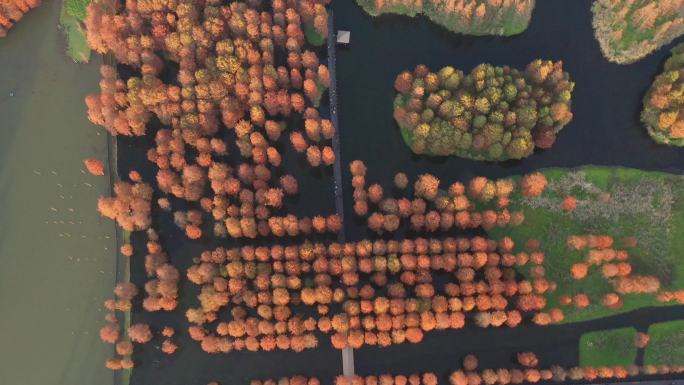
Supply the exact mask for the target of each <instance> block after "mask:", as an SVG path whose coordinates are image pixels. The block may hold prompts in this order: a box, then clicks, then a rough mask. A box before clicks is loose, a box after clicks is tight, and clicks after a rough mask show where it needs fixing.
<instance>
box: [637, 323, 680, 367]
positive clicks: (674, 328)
mask: <svg viewBox="0 0 684 385" xmlns="http://www.w3.org/2000/svg"><path fill="white" fill-rule="evenodd" d="M648 334H649V336H651V340H650V341H649V343H648V345H646V350H645V352H644V364H645V365H681V364H682V362H684V320H683V321H670V322H662V323H657V324H653V325H651V327H649V328H648Z"/></svg>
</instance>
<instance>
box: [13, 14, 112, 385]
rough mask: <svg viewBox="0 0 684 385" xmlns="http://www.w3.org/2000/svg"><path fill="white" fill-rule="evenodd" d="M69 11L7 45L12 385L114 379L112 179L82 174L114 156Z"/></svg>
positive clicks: (21, 30)
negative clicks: (93, 117) (73, 54)
mask: <svg viewBox="0 0 684 385" xmlns="http://www.w3.org/2000/svg"><path fill="white" fill-rule="evenodd" d="M60 4H61V2H60V1H45V2H43V5H42V6H41V7H39V8H37V9H34V10H32V11H30V12H29V13H28V14H27V15H26V16H25V17H24V19H23V20H21V21H20V22H19V23H18V24H17V25H16V26H15V27H14V28H13V29H12V30H11V31H10V32H9V34H8V36H7V37H6V38H3V39H0V68H2V71H1V72H0V117H2V118H1V119H0V181H1V184H0V186H1V189H0V212H1V213H2V214H1V216H2V224H0V261H1V262H2V269H0V308H2V309H3V310H2V317H0V341H1V342H0V357H1V359H2V369H1V370H0V384H3V385H4V384H7V385H75V384H97V385H100V384H101V385H107V384H112V383H113V380H114V377H113V376H112V372H111V371H110V370H108V369H106V368H105V367H104V360H105V359H106V358H107V357H109V356H110V355H111V354H112V353H113V348H112V346H111V345H105V344H103V343H102V342H101V341H100V338H99V334H98V333H99V329H100V327H101V326H102V323H103V317H104V315H105V313H104V310H103V308H102V302H103V301H104V300H105V299H106V298H108V297H110V296H112V288H113V285H114V280H115V278H114V274H115V257H116V252H115V248H116V245H115V241H114V224H113V223H112V221H110V220H108V219H101V218H100V216H99V214H98V213H97V211H96V201H97V198H98V197H99V196H100V195H107V194H109V190H110V186H109V178H107V177H93V176H90V175H86V174H85V172H84V171H83V170H84V166H83V159H85V158H89V157H94V158H98V159H102V160H106V157H107V152H106V136H105V134H104V130H102V129H101V128H96V127H95V126H93V125H92V124H90V123H89V122H88V120H87V116H86V109H85V104H84V103H83V98H84V97H85V95H86V94H87V93H90V92H93V91H95V90H97V88H98V85H97V83H98V79H99V74H98V66H99V63H92V64H90V65H76V64H74V63H73V62H71V60H70V59H69V58H68V57H67V56H66V55H65V54H64V39H63V37H62V35H61V33H60V32H59V31H58V29H57V25H58V23H59V21H58V19H59V7H60ZM10 93H13V94H14V96H10Z"/></svg>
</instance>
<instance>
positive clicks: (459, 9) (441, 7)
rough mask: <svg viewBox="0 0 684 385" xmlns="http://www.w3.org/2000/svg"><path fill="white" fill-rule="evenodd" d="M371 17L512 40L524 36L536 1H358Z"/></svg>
mask: <svg viewBox="0 0 684 385" xmlns="http://www.w3.org/2000/svg"><path fill="white" fill-rule="evenodd" d="M356 2H357V3H358V4H359V5H360V6H361V7H362V8H363V9H364V10H365V11H366V12H367V13H368V14H370V15H373V16H378V15H381V14H383V13H394V14H398V15H406V16H411V17H413V16H416V15H418V14H423V15H425V16H427V18H428V19H430V20H431V21H433V22H434V23H437V24H439V25H441V26H443V27H445V28H447V29H448V30H450V31H452V32H457V33H463V34H466V35H477V36H481V35H501V36H511V35H517V34H519V33H522V32H524V31H525V30H526V29H527V26H528V25H529V23H530V19H531V18H532V11H533V10H534V5H535V0H515V1H501V0H459V1H445V0H426V1H407V0H356Z"/></svg>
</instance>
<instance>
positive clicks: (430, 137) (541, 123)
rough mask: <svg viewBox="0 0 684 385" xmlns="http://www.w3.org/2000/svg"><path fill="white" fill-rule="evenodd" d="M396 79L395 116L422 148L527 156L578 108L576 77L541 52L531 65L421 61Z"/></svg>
mask: <svg viewBox="0 0 684 385" xmlns="http://www.w3.org/2000/svg"><path fill="white" fill-rule="evenodd" d="M394 86H395V88H396V90H397V92H398V94H397V97H396V98H395V100H394V118H395V120H396V121H397V123H398V124H399V127H400V129H401V133H402V136H403V138H404V141H405V142H406V144H407V145H408V146H409V147H410V148H411V150H412V151H413V152H414V153H416V154H425V155H433V156H448V155H454V156H459V157H462V158H469V159H476V160H488V161H502V160H508V159H522V158H526V157H528V156H530V155H531V154H532V152H533V151H534V148H535V147H540V148H544V149H548V148H551V146H552V145H553V143H554V142H555V140H556V135H557V134H558V132H559V131H560V130H561V129H562V128H563V127H564V126H565V125H567V124H568V123H569V122H570V120H572V116H573V115H572V112H571V110H570V107H571V99H572V91H573V89H574V86H575V84H574V83H573V82H572V81H571V80H570V75H569V74H568V73H567V72H564V71H563V63H562V62H555V63H554V62H551V61H542V60H535V61H533V62H532V63H530V64H529V65H528V66H527V68H526V69H525V71H519V70H517V69H513V68H510V67H508V66H504V67H495V66H492V65H490V64H481V65H479V66H477V67H476V68H475V69H473V71H472V72H471V73H470V74H468V75H464V73H463V72H461V71H459V70H456V69H454V68H453V67H444V68H442V69H441V70H440V71H439V72H438V73H434V72H431V71H430V69H429V68H427V67H426V66H424V65H419V66H417V67H416V68H415V70H414V71H413V72H409V71H404V72H402V73H401V74H399V76H398V77H397V79H396V81H395V84H394Z"/></svg>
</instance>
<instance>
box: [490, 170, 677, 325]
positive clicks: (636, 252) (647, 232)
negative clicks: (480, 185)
mask: <svg viewBox="0 0 684 385" xmlns="http://www.w3.org/2000/svg"><path fill="white" fill-rule="evenodd" d="M542 172H543V173H544V174H545V175H546V177H547V179H548V180H549V184H548V185H547V188H546V190H545V192H544V194H542V196H541V197H539V198H532V199H530V198H522V197H521V196H520V195H519V194H518V193H516V194H514V195H513V196H512V197H511V202H512V203H511V207H510V209H511V211H517V210H522V211H523V212H524V213H525V222H524V223H523V224H522V225H520V226H517V227H507V228H504V229H502V228H494V229H491V230H490V231H489V236H490V237H494V238H501V237H504V236H509V237H511V238H512V239H513V240H514V241H515V242H516V244H519V245H520V244H523V243H524V242H525V241H526V240H528V239H538V240H539V241H540V242H541V250H542V251H543V252H544V253H545V255H546V258H545V261H544V265H543V266H544V268H545V270H546V277H547V279H550V280H552V281H555V282H556V283H557V285H558V286H557V289H556V291H554V292H552V293H550V294H547V309H551V308H554V307H560V308H561V309H562V310H563V312H564V313H565V320H564V322H577V321H585V320H591V319H596V318H600V317H605V316H609V315H613V314H616V313H617V312H626V311H630V310H634V309H638V308H642V307H647V306H658V305H661V306H662V305H665V304H662V303H660V302H658V301H657V300H656V297H655V295H653V294H628V295H623V296H621V298H622V300H623V302H624V304H623V307H622V308H621V309H619V310H617V311H615V310H611V309H609V308H607V307H606V306H603V305H602V304H601V299H602V297H603V296H604V295H605V294H606V293H610V292H613V291H614V289H613V287H612V284H611V283H610V282H609V281H608V280H606V279H604V278H603V277H602V276H601V274H600V271H599V269H597V268H595V267H592V268H591V269H590V270H589V271H590V272H589V274H588V276H587V277H586V278H585V279H583V280H579V281H576V280H574V279H572V277H571V276H570V273H569V272H570V267H571V266H572V265H573V264H575V263H578V262H580V261H582V260H583V259H584V258H585V256H586V252H577V251H571V250H569V249H568V248H567V246H566V240H567V237H568V236H569V235H578V234H606V235H611V236H612V237H613V238H614V239H615V240H616V245H615V248H620V245H619V243H620V242H619V240H621V239H622V238H624V237H636V238H637V240H638V245H637V247H635V248H632V249H629V250H628V251H629V262H630V263H631V264H632V268H633V274H639V275H655V276H657V277H658V278H659V279H660V281H661V283H662V286H661V288H662V289H667V290H678V289H682V288H684V263H682V262H680V261H681V258H679V257H680V256H681V255H684V237H682V236H681V234H683V233H684V196H682V193H683V192H684V178H682V177H681V176H678V175H673V174H667V173H660V172H648V171H642V170H635V169H626V168H611V167H591V166H589V167H583V168H580V169H577V170H566V169H549V170H542ZM605 192H608V193H610V194H611V198H610V201H609V202H608V203H600V202H598V199H597V196H598V195H599V194H601V193H605ZM566 195H573V196H575V197H576V198H577V201H578V205H577V208H576V209H575V210H574V211H573V212H571V213H566V212H563V211H562V210H561V209H560V202H561V201H562V199H563V197H564V196H566ZM521 272H522V273H523V274H526V273H527V271H526V268H523V269H521ZM577 293H586V294H587V295H588V296H589V298H590V300H591V305H590V306H589V307H587V308H586V309H582V310H580V309H576V308H575V307H573V306H561V305H560V304H559V297H561V296H562V295H570V296H573V295H575V294H577Z"/></svg>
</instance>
